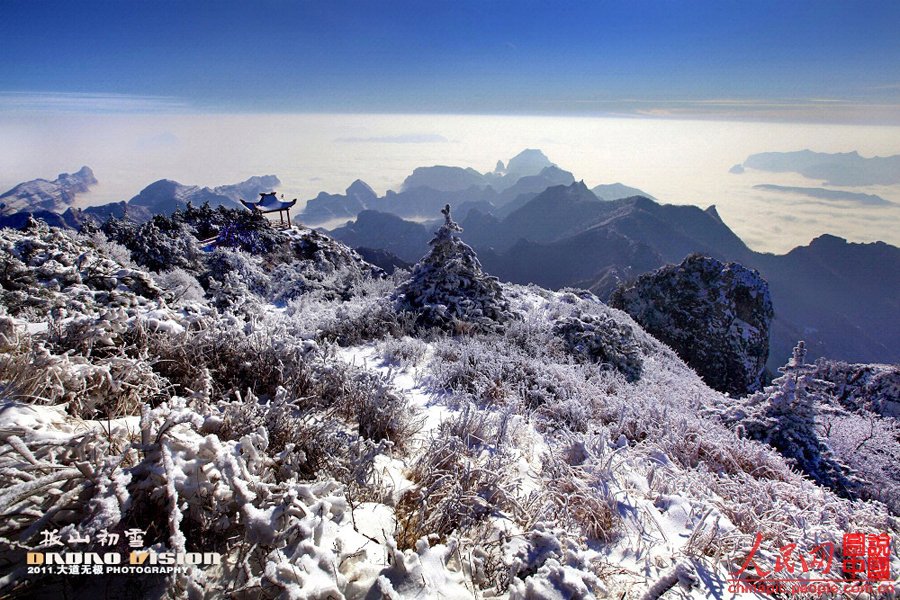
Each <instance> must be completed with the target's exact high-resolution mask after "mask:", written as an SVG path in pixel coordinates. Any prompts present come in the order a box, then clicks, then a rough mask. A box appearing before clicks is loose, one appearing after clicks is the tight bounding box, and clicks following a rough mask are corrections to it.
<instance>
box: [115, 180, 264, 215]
mask: <svg viewBox="0 0 900 600" xmlns="http://www.w3.org/2000/svg"><path fill="white" fill-rule="evenodd" d="M279 185H281V182H280V181H279V180H278V177H276V176H274V175H264V176H262V177H260V176H254V177H251V178H250V179H247V180H246V181H243V182H241V183H236V184H232V185H222V186H218V187H215V188H208V187H204V188H201V187H200V186H197V185H183V184H181V183H178V182H177V181H172V180H171V179H160V180H159V181H156V182H154V183H151V184H150V185H148V186H147V187H145V188H144V189H143V190H141V192H140V193H139V194H138V195H137V196H135V197H133V198H132V199H131V200H129V201H128V205H129V206H142V207H146V208H147V210H149V211H150V213H151V214H165V215H170V214H172V213H173V212H175V211H176V210H179V209H183V208H185V207H187V205H188V204H189V203H190V204H193V205H194V206H201V205H203V204H206V203H209V205H210V206H211V207H213V208H215V207H217V206H224V207H226V208H238V207H239V206H240V204H239V201H240V199H241V198H243V199H245V200H249V201H255V200H256V199H257V197H258V196H259V194H260V193H261V192H270V191H272V189H273V188H275V187H278V186H279Z"/></svg>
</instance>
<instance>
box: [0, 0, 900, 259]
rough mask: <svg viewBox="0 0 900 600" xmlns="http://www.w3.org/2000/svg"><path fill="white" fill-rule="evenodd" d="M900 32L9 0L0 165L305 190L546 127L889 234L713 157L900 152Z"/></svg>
mask: <svg viewBox="0 0 900 600" xmlns="http://www.w3.org/2000/svg"><path fill="white" fill-rule="evenodd" d="M898 30H900V4H898V3H897V2H895V1H893V0H887V1H884V0H872V1H867V2H855V1H852V0H841V1H829V0H826V1H822V0H816V1H812V0H797V1H793V2H788V3H785V2H778V1H762V2H751V3H739V2H721V1H715V2H714V1H699V0H698V1H678V0H671V1H654V2H650V1H645V0H636V1H634V2H627V3H623V2H611V1H606V0H600V1H594V2H588V1H563V2H553V3H551V2H534V1H527V0H526V1H524V2H510V1H506V0H495V1H488V0H478V1H474V0H459V1H454V2H450V1H439V2H430V3H426V2H412V1H409V0H390V1H388V2H382V3H377V2H364V1H358V2H349V1H337V2H328V3H325V2H312V1H302V2H281V1H275V0H271V1H269V0H267V1H265V2H260V1H253V2H236V1H219V2H212V1H197V0H187V1H184V2H174V1H171V2H170V1H163V2H150V1H143V0H139V1H134V2H111V1H103V0H87V1H84V2H78V3H73V2H63V1H56V0H47V1H41V2H29V1H23V0H8V1H6V2H4V3H3V4H2V5H0V35H2V39H4V59H3V60H2V61H0V187H3V190H2V191H5V190H6V189H8V188H9V187H10V186H12V185H15V183H18V182H19V181H23V180H27V179H33V178H37V177H43V178H52V177H55V175H56V174H57V173H60V172H63V171H69V172H71V171H73V170H76V169H78V168H79V167H80V166H81V165H83V164H86V165H89V166H91V167H92V168H94V169H95V171H97V176H98V178H99V179H100V180H101V184H103V185H104V186H105V192H103V193H106V194H107V196H104V198H105V199H115V200H127V199H128V198H130V197H131V196H132V195H134V194H136V193H137V192H138V191H140V189H141V188H142V187H144V186H146V185H147V184H149V183H151V182H152V181H155V180H156V179H160V178H172V179H176V180H178V181H181V182H182V183H186V184H199V185H221V184H224V183H233V182H236V181H239V180H241V179H242V178H245V177H246V176H249V175H258V174H264V173H274V174H276V175H278V176H279V177H281V179H282V181H284V182H285V186H284V187H285V188H286V190H284V191H287V192H288V193H297V194H299V197H300V198H301V199H303V200H305V199H308V198H310V197H313V196H314V195H315V193H316V192H317V191H319V190H326V191H328V192H332V193H335V192H340V191H342V190H343V189H344V188H345V187H346V186H347V185H349V184H350V183H351V182H352V181H353V179H355V178H356V177H361V178H363V179H364V180H366V181H367V182H368V183H370V184H371V185H373V187H375V189H376V190H377V191H379V193H382V192H383V191H384V190H386V189H395V186H396V185H398V184H399V183H400V181H402V178H403V177H405V175H407V174H409V172H411V170H412V169H413V168H415V167H417V166H425V165H429V164H437V163H440V164H450V165H455V166H464V167H465V166H472V167H473V168H476V169H478V170H480V171H482V172H483V171H485V170H490V169H491V168H493V162H491V161H494V162H495V161H496V160H498V159H502V160H508V159H509V158H510V157H511V156H513V155H514V154H516V153H517V152H518V151H520V150H522V149H524V148H525V147H540V148H542V149H543V150H545V152H546V153H547V155H548V156H549V157H550V159H551V160H552V161H554V162H556V163H558V164H559V165H560V166H561V167H562V168H565V169H568V170H571V171H572V172H573V173H574V174H575V176H576V178H585V179H586V180H588V182H589V183H590V184H591V185H596V184H599V183H612V182H613V181H622V182H623V183H626V184H628V185H633V186H636V187H639V188H641V189H645V190H646V191H647V192H648V193H651V194H653V195H655V196H657V197H658V198H659V199H660V200H661V201H663V202H670V203H692V204H697V205H700V206H703V207H705V206H708V205H709V204H717V205H718V206H719V207H720V214H722V216H723V218H725V220H726V222H728V223H729V224H730V225H732V226H733V227H734V228H735V231H736V232H738V234H739V235H741V236H742V237H743V238H744V239H746V240H747V241H748V243H749V244H750V245H751V246H754V247H756V248H760V249H767V250H778V251H781V250H784V249H786V248H788V247H790V246H789V245H788V244H791V245H797V244H795V243H794V242H795V240H796V241H797V243H807V242H808V241H809V237H808V236H809V235H810V234H812V235H818V234H821V233H825V232H832V233H838V234H841V235H845V236H847V237H849V238H850V239H852V240H854V241H872V240H874V239H886V241H889V242H891V243H894V244H898V243H900V239H894V238H893V237H890V236H889V235H882V234H881V232H882V231H886V232H888V233H890V232H891V231H892V230H896V225H897V224H900V216H898V214H897V210H896V209H894V210H886V211H885V210H883V211H882V212H881V213H877V212H873V211H872V210H867V211H862V210H857V209H856V208H848V207H834V206H828V205H821V204H819V205H816V204H815V203H810V202H805V201H803V202H801V201H800V200H799V199H797V198H793V199H788V200H785V199H784V198H783V197H781V198H780V199H779V202H777V203H776V202H775V200H774V198H775V196H774V195H772V196H771V197H768V198H766V197H764V194H763V192H761V191H759V190H757V191H755V192H752V193H749V192H746V193H745V191H744V189H743V188H744V187H749V186H744V185H743V184H741V185H735V184H736V183H737V182H739V181H741V180H739V179H735V178H734V177H732V178H731V179H728V178H727V177H726V176H723V175H722V173H724V171H722V170H721V169H722V167H723V165H724V168H725V169H727V168H728V167H729V166H731V165H733V164H735V163H737V162H741V161H742V160H744V159H745V158H746V157H747V153H749V152H750V151H754V152H764V151H790V150H801V149H804V148H810V149H812V150H816V151H822V152H849V151H853V150H857V151H859V152H860V153H861V154H863V155H866V156H873V155H879V154H880V155H887V154H900V142H898V141H897V140H900V135H897V132H898V131H900V129H898V128H900V75H898V73H900V69H898V66H900V41H898V37H897V35H896V32H897V31H898ZM485 115H487V116H485ZM704 123H705V124H704ZM747 182H748V183H751V182H750V180H749V178H747ZM752 183H759V184H779V185H785V186H800V185H802V184H803V182H801V181H797V180H795V179H794V180H788V179H786V178H780V179H776V178H774V177H770V178H766V179H754V180H753V181H752ZM806 184H809V182H806ZM738 187H739V188H740V189H737V188H738ZM860 191H865V192H867V193H878V194H881V195H883V196H884V197H885V198H887V199H888V200H891V201H900V189H894V188H891V189H879V190H870V189H865V190H860ZM111 195H112V196H111ZM798 211H799V214H798ZM782 217H787V218H786V219H782ZM788 223H793V225H792V227H794V228H797V231H795V232H794V234H793V236H786V234H785V232H784V231H776V230H774V229H771V228H770V227H769V225H770V224H774V225H775V226H776V228H777V227H780V226H785V225H787V224H788ZM834 223H838V224H839V226H838V227H834V226H831V225H833V224H834ZM835 230H837V231H835ZM804 238H806V239H804ZM789 240H790V241H789Z"/></svg>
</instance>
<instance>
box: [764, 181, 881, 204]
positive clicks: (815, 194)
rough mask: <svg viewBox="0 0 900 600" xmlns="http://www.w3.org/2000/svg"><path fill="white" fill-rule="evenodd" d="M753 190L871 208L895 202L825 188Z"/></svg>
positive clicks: (765, 186)
mask: <svg viewBox="0 0 900 600" xmlns="http://www.w3.org/2000/svg"><path fill="white" fill-rule="evenodd" d="M753 189H757V190H769V191H772V192H782V193H785V194H799V195H801V196H808V197H809V198H815V199H818V200H829V201H838V202H840V201H847V202H853V203H854V204H866V205H869V206H892V205H893V204H894V203H893V202H891V201H889V200H885V199H884V198H882V197H881V196H878V195H876V194H861V193H857V192H845V191H843V190H828V189H825V188H808V187H793V186H785V185H772V184H768V183H762V184H759V185H754V186H753Z"/></svg>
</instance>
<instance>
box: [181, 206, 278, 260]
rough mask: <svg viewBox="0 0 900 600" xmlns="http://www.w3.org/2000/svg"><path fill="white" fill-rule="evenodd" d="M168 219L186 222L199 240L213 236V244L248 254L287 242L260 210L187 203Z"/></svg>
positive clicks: (265, 251)
mask: <svg viewBox="0 0 900 600" xmlns="http://www.w3.org/2000/svg"><path fill="white" fill-rule="evenodd" d="M170 220H172V221H174V222H180V223H184V224H186V225H188V226H189V227H190V228H191V230H192V231H193V232H194V234H195V235H196V236H197V238H198V239H200V240H207V239H210V238H216V242H215V243H216V245H218V246H222V247H226V248H240V249H241V250H243V251H244V252H248V253H250V254H267V253H271V252H272V251H274V250H275V249H276V248H277V247H278V246H280V245H282V244H284V243H285V242H286V241H287V239H288V238H287V236H286V235H285V234H283V233H282V232H280V231H278V230H276V229H275V228H274V227H272V225H271V224H270V223H269V220H268V219H267V218H266V217H265V216H263V215H262V214H261V213H258V212H255V211H248V210H243V209H231V208H225V207H224V206H219V207H218V208H215V209H213V208H210V206H209V204H208V203H207V204H204V205H203V206H201V207H199V208H198V207H194V206H193V205H190V204H189V205H188V206H187V208H185V209H184V210H178V211H175V212H174V213H173V214H172V216H171V217H170Z"/></svg>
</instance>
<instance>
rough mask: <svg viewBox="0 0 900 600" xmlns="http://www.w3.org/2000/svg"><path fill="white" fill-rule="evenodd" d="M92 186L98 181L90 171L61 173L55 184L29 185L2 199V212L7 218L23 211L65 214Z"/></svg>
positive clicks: (35, 181)
mask: <svg viewBox="0 0 900 600" xmlns="http://www.w3.org/2000/svg"><path fill="white" fill-rule="evenodd" d="M92 185H97V178H96V177H94V172H93V171H91V169H90V168H88V167H81V169H80V170H79V171H78V172H76V173H72V174H69V173H60V174H59V176H58V177H57V178H56V179H55V180H54V181H47V180H46V179H34V180H32V181H26V182H25V183H20V184H19V185H17V186H16V187H14V188H13V189H11V190H9V191H8V192H6V193H5V194H3V195H0V211H2V212H3V213H5V214H10V213H13V212H17V211H20V210H47V211H53V212H63V211H64V210H66V209H67V208H69V206H70V205H71V204H72V202H74V200H75V196H76V195H77V194H83V193H86V192H88V191H89V188H90V187H91V186H92Z"/></svg>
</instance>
